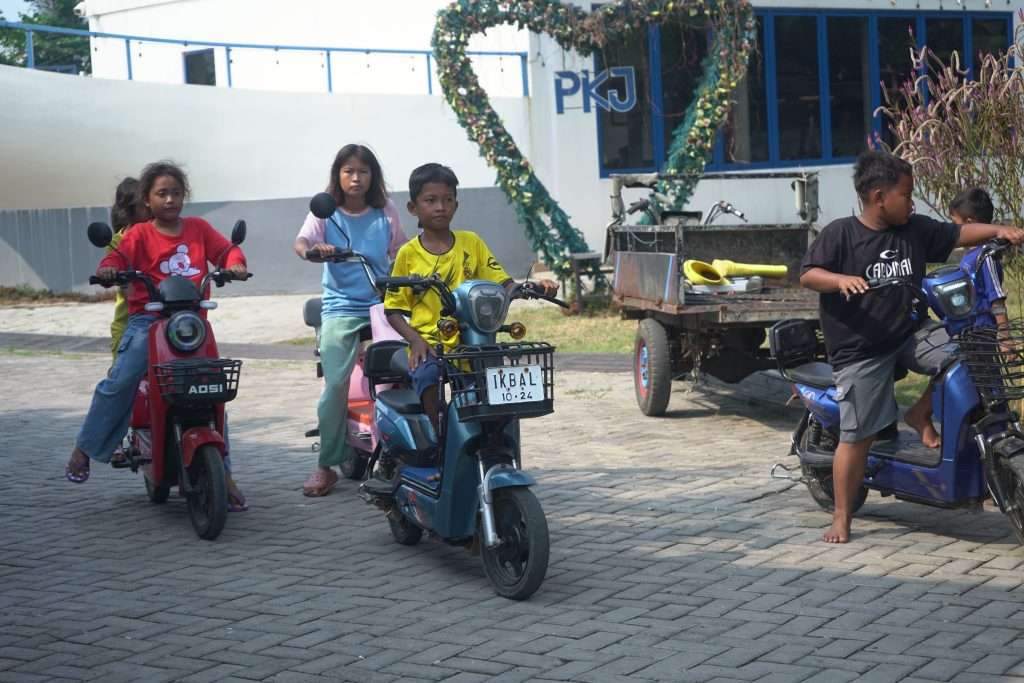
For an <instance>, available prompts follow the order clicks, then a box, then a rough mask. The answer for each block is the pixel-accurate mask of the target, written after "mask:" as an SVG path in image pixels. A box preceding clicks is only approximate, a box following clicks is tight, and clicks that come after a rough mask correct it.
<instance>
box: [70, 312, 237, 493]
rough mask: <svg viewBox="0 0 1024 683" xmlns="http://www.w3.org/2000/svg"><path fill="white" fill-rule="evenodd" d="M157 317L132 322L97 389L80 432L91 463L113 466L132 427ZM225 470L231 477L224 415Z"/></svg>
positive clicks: (79, 440)
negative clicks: (125, 436) (150, 336)
mask: <svg viewBox="0 0 1024 683" xmlns="http://www.w3.org/2000/svg"><path fill="white" fill-rule="evenodd" d="M155 321H156V316H152V315H148V314H145V313H137V314H135V315H133V316H132V317H130V318H129V319H128V326H127V327H126V328H125V330H124V335H123V336H122V337H121V343H120V344H119V345H118V347H117V358H116V359H114V364H113V365H111V366H110V370H109V371H108V372H107V376H106V377H105V378H103V379H102V380H100V383H99V384H97V385H96V390H95V391H94V392H93V394H92V404H91V405H90V406H89V412H88V413H86V415H85V422H84V423H83V424H82V428H81V429H80V430H79V432H78V438H77V440H76V443H75V445H76V446H78V448H79V449H81V451H82V452H83V453H85V454H86V455H87V456H89V459H90V460H95V461H96V462H103V463H107V462H110V456H111V455H112V454H113V453H114V449H115V448H117V447H118V446H120V445H121V441H122V440H123V439H124V435H125V434H127V433H128V426H129V425H130V424H131V419H132V408H133V407H134V405H135V393H136V392H137V391H138V389H139V382H140V381H141V380H142V378H143V377H145V376H146V372H147V371H148V370H149V326H150V325H152V324H153V323H154V322H155ZM224 450H225V453H224V466H225V469H226V470H227V471H228V473H229V474H230V473H231V461H230V459H229V458H228V416H227V412H226V411H225V413H224Z"/></svg>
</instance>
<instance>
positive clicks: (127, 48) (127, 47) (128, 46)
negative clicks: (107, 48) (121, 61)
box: [124, 38, 132, 81]
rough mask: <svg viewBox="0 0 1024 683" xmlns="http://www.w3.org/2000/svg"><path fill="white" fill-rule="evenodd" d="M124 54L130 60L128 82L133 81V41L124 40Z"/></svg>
mask: <svg viewBox="0 0 1024 683" xmlns="http://www.w3.org/2000/svg"><path fill="white" fill-rule="evenodd" d="M124 54H125V57H126V58H127V60H128V62H127V63H128V80H129V81H130V80H132V41H131V38H125V39H124Z"/></svg>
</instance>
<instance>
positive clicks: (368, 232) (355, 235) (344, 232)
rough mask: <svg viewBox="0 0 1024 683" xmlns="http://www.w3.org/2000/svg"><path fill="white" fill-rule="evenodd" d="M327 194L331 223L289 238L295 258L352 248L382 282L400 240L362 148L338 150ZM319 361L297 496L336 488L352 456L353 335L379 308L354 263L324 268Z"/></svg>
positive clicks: (309, 226) (376, 170) (316, 222)
mask: <svg viewBox="0 0 1024 683" xmlns="http://www.w3.org/2000/svg"><path fill="white" fill-rule="evenodd" d="M327 192H328V194H330V195H331V196H333V197H334V202H335V204H336V205H337V207H338V209H337V211H335V212H334V215H333V216H332V217H331V219H330V220H326V221H325V220H323V219H322V218H317V217H315V216H314V215H313V214H312V213H310V214H309V215H308V216H306V221H305V223H303V225H302V229H301V230H300V231H299V235H298V237H296V239H295V245H294V249H295V253H297V254H298V255H299V258H302V259H305V258H306V251H307V250H310V249H312V250H313V251H315V252H317V254H318V255H319V257H320V258H321V259H323V258H326V257H328V256H330V255H331V254H333V253H334V252H335V251H336V250H338V249H351V250H352V251H355V252H356V253H358V254H362V256H363V257H364V258H365V259H366V261H367V263H368V264H369V266H370V270H371V271H373V274H374V276H375V277H380V276H383V275H387V274H388V271H390V269H391V261H393V260H394V258H395V254H396V253H398V248H399V247H400V246H402V244H404V243H405V239H406V238H405V233H403V232H402V226H401V224H400V223H399V219H398V210H397V209H396V208H395V205H394V204H393V203H392V202H391V200H390V199H388V193H387V188H386V187H385V185H384V176H383V174H382V173H381V169H380V163H379V162H378V161H377V157H375V156H374V155H373V152H372V151H370V149H369V148H367V147H364V146H363V145H345V146H344V147H342V148H341V149H340V150H339V151H338V154H337V155H335V157H334V163H332V164H331V172H330V176H329V178H328V182H327ZM323 273H324V274H323V279H322V284H323V287H324V294H323V309H322V313H321V327H320V362H321V364H322V366H323V370H324V389H323V392H322V393H321V394H320V402H319V403H318V405H317V418H318V421H319V427H320V459H319V462H318V463H317V467H316V469H315V470H313V473H312V474H311V475H309V478H308V479H307V480H306V482H305V484H303V486H302V492H303V494H304V495H306V496H325V495H327V494H328V493H330V491H331V489H332V488H333V487H334V485H335V484H336V483H337V482H338V474H337V472H335V471H334V469H333V468H334V467H336V466H340V465H341V464H342V463H343V462H345V461H346V459H348V458H351V457H354V453H353V452H352V447H351V446H350V445H349V444H348V442H347V441H346V431H347V417H348V380H349V376H350V375H351V374H352V366H353V365H355V362H356V355H357V353H358V350H359V331H360V330H362V329H363V328H364V327H366V326H368V325H369V324H370V307H371V306H373V305H374V304H378V303H380V296H379V295H378V294H377V291H376V289H374V287H373V285H372V284H371V283H370V282H369V281H368V280H367V279H366V273H365V271H364V270H363V267H362V265H360V264H359V263H329V262H326V263H324V269H323Z"/></svg>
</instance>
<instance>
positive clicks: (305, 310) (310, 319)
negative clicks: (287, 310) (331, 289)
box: [302, 297, 324, 328]
mask: <svg viewBox="0 0 1024 683" xmlns="http://www.w3.org/2000/svg"><path fill="white" fill-rule="evenodd" d="M323 306H324V302H323V299H321V298H320V297H316V298H315V299H306V303H305V304H303V306H302V320H303V322H305V323H306V325H308V326H309V327H314V328H316V327H320V312H321V310H323Z"/></svg>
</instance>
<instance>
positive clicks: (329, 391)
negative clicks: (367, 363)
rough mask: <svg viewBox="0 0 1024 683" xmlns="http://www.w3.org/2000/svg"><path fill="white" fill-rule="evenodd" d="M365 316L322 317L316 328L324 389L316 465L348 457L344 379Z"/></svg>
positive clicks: (355, 353)
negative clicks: (318, 456) (319, 326)
mask: <svg viewBox="0 0 1024 683" xmlns="http://www.w3.org/2000/svg"><path fill="white" fill-rule="evenodd" d="M369 324H370V321H369V320H368V319H367V318H357V317H353V316H334V317H329V318H324V319H323V323H322V326H321V328H320V363H321V365H322V366H323V369H324V390H323V392H322V393H321V394H320V402H319V403H318V404H317V410H316V413H317V418H318V422H319V428H320V459H319V462H318V464H319V465H320V467H336V466H338V465H340V464H341V463H342V462H344V461H345V460H347V459H348V458H351V457H352V446H350V445H349V443H348V440H347V437H348V380H349V377H351V375H352V367H353V366H354V365H355V363H356V357H357V356H358V355H359V331H360V330H361V329H363V328H364V327H366V326H367V325H369Z"/></svg>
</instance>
